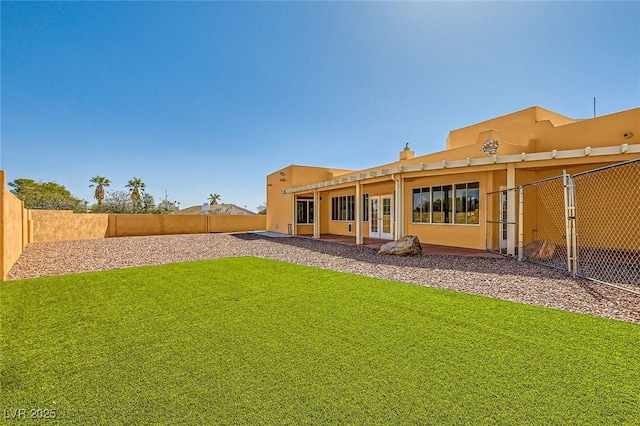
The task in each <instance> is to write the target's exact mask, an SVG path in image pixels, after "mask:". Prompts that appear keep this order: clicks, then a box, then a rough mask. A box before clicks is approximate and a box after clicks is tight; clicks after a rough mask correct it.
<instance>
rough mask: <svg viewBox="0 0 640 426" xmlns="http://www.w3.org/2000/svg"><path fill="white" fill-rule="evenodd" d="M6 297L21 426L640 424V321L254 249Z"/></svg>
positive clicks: (68, 280) (43, 283) (7, 387)
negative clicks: (40, 423)
mask: <svg viewBox="0 0 640 426" xmlns="http://www.w3.org/2000/svg"><path fill="white" fill-rule="evenodd" d="M0 296H1V299H0V303H1V305H0V306H1V309H2V311H1V312H2V324H1V325H2V331H1V336H0V337H1V343H0V344H1V346H0V348H1V354H2V360H1V361H2V362H1V380H0V384H1V398H2V399H1V400H0V403H1V404H2V406H1V407H0V408H1V409H2V410H3V413H2V414H3V420H8V421H11V419H10V417H11V416H16V414H19V413H20V411H19V410H20V409H24V410H26V416H27V417H28V416H29V415H30V414H35V415H37V413H38V412H36V411H31V410H36V409H41V410H47V409H53V410H55V415H56V418H57V420H59V421H61V422H62V423H75V424H108V425H112V424H148V423H156V424H157V423H161V424H175V423H180V422H183V423H188V424H196V423H205V424H238V423H240V424H245V423H248V424H265V423H267V424H309V423H313V424H327V423H330V424H335V423H340V424H397V423H407V424H415V423H420V424H496V423H500V424H565V423H570V424H597V425H602V424H639V422H640V326H638V325H634V324H630V323H624V322H620V321H613V320H607V319H603V318H597V317H591V316H587V315H579V314H573V313H569V312H564V311H558V310H552V309H545V308H539V307H534V306H528V305H523V304H516V303H510V302H505V301H500V300H494V299H489V298H483V297H478V296H472V295H467V294H462V293H455V292H451V291H444V290H438V289H432V288H425V287H419V286H415V285H408V284H402V283H397V282H391V281H384V280H377V279H371V278H366V277H361V276H356V275H349V274H341V273H336V272H332V271H325V270H320V269H314V268H309V267H302V266H297V265H291V264H287V263H282V262H276V261H270V260H264V259H256V258H234V259H221V260H213V261H202V262H193V263H182V264H173V265H165V266H156V267H143V268H134V269H125V270H117V271H110V272H99V273H87V274H79V275H69V276H63V277H52V278H41V279H33V280H23V281H15V282H5V283H2V284H1V291H0ZM40 413H41V415H42V413H44V412H40ZM8 417H9V419H8ZM27 422H28V421H27V420H25V419H19V420H16V421H15V423H18V424H26V423H27Z"/></svg>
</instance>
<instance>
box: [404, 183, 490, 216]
mask: <svg viewBox="0 0 640 426" xmlns="http://www.w3.org/2000/svg"><path fill="white" fill-rule="evenodd" d="M459 190H464V201H463V202H464V206H459V202H458V199H459V197H458V191H459ZM425 195H427V198H426V199H425V198H424V196H425ZM417 201H419V202H420V206H419V208H416V202H417ZM425 204H426V209H425ZM436 205H437V208H436ZM458 207H462V210H464V211H463V212H460V211H459V209H458ZM471 207H473V210H471ZM427 209H428V210H429V211H428V216H427V217H428V219H427V220H425V216H424V214H425V213H427V212H426V210H427ZM458 213H464V218H465V221H464V222H461V221H459V220H458V219H457V215H458ZM436 217H437V218H438V219H439V220H438V221H436ZM469 218H475V220H476V222H469ZM418 219H419V220H418ZM411 223H412V224H416V225H421V224H432V225H471V226H479V225H480V182H479V181H473V182H460V183H455V184H445V185H433V186H422V187H417V188H412V189H411Z"/></svg>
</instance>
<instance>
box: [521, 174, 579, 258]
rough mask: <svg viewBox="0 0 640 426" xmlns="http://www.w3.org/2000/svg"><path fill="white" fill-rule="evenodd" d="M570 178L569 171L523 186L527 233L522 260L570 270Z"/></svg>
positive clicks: (523, 244)
mask: <svg viewBox="0 0 640 426" xmlns="http://www.w3.org/2000/svg"><path fill="white" fill-rule="evenodd" d="M569 185H570V177H569V176H568V175H567V174H566V173H565V174H563V175H562V176H557V177H553V178H549V179H543V180H539V181H536V182H531V183H529V184H526V185H523V186H521V187H520V197H521V203H522V212H523V214H522V217H521V221H522V223H523V227H522V229H523V232H522V236H521V240H520V244H521V247H522V256H521V257H520V259H521V260H526V261H529V262H534V263H540V264H542V265H546V266H549V267H551V268H557V269H563V270H570V266H569V261H570V260H571V258H572V257H573V256H572V255H571V253H570V251H569V250H568V247H570V246H569V245H568V244H567V236H568V235H569V238H571V232H570V230H569V228H568V223H567V221H568V219H569V217H570V213H572V212H570V207H571V205H570V202H571V197H570V193H569V191H570V187H569Z"/></svg>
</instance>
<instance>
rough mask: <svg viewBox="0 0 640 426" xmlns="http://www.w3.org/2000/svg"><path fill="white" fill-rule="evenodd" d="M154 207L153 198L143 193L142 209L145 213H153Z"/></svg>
mask: <svg viewBox="0 0 640 426" xmlns="http://www.w3.org/2000/svg"><path fill="white" fill-rule="evenodd" d="M155 207H156V202H155V200H154V199H153V196H152V195H151V194H149V193H146V192H145V193H144V194H143V195H142V209H143V210H144V212H145V213H153V210H154V209H155Z"/></svg>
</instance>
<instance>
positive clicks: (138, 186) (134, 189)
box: [125, 176, 146, 207]
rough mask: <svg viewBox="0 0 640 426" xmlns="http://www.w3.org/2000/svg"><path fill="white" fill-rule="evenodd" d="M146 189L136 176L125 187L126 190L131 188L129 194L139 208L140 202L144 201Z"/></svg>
mask: <svg viewBox="0 0 640 426" xmlns="http://www.w3.org/2000/svg"><path fill="white" fill-rule="evenodd" d="M145 187H146V185H145V183H144V182H142V180H141V179H139V178H137V177H135V176H134V178H133V179H131V180H130V181H129V182H128V183H127V184H126V185H125V188H129V194H130V195H131V201H133V205H134V206H136V207H137V206H139V205H140V200H141V199H142V194H143V193H144V188H145Z"/></svg>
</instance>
